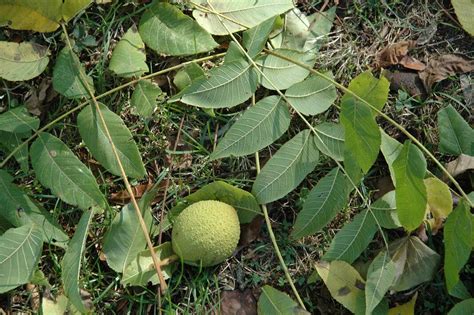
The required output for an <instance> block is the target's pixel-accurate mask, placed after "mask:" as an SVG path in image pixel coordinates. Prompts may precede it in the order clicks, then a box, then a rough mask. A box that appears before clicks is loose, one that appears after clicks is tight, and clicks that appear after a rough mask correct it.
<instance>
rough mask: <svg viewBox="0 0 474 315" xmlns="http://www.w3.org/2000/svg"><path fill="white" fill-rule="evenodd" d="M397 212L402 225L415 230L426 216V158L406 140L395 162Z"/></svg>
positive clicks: (409, 229)
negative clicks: (424, 180)
mask: <svg viewBox="0 0 474 315" xmlns="http://www.w3.org/2000/svg"><path fill="white" fill-rule="evenodd" d="M393 171H394V173H395V179H396V182H397V184H396V185H395V191H396V202H397V214H398V218H399V220H400V223H401V224H402V226H403V227H404V228H405V229H407V230H408V231H413V230H415V229H416V228H418V226H420V224H421V222H422V221H423V219H424V217H425V211H426V203H427V197H426V187H425V184H424V182H423V179H424V178H425V174H426V160H425V157H424V156H423V153H421V151H420V149H418V148H417V147H416V146H415V145H414V144H412V143H411V142H410V141H406V142H405V144H404V145H403V148H402V150H401V152H400V154H399V155H398V157H397V159H396V160H395V161H394V162H393Z"/></svg>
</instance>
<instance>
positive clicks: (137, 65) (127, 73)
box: [109, 25, 149, 78]
mask: <svg viewBox="0 0 474 315" xmlns="http://www.w3.org/2000/svg"><path fill="white" fill-rule="evenodd" d="M109 69H110V70H111V71H113V72H114V73H115V74H116V75H118V76H120V77H124V78H130V77H139V76H141V75H142V74H144V73H145V72H148V71H149V69H148V66H147V64H146V55H145V44H144V43H143V41H142V38H141V37H140V34H138V30H137V28H136V27H135V25H133V26H132V27H130V28H129V29H128V31H127V32H126V33H125V34H124V35H123V37H122V38H121V39H120V41H119V42H118V44H117V46H115V48H114V50H113V52H112V58H110V63H109Z"/></svg>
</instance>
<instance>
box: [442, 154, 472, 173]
mask: <svg viewBox="0 0 474 315" xmlns="http://www.w3.org/2000/svg"><path fill="white" fill-rule="evenodd" d="M446 169H447V170H448V172H449V174H451V175H452V176H453V177H456V176H458V175H460V174H462V173H464V172H466V171H467V170H472V169H474V157H473V156H470V155H466V154H461V155H460V156H459V157H458V158H457V159H455V160H454V161H451V162H449V163H448V164H446Z"/></svg>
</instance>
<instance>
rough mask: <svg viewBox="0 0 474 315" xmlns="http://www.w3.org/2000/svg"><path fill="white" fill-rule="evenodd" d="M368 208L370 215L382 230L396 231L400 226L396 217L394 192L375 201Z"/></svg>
mask: <svg viewBox="0 0 474 315" xmlns="http://www.w3.org/2000/svg"><path fill="white" fill-rule="evenodd" d="M370 208H371V209H372V213H373V214H374V216H375V218H376V219H377V222H378V223H379V224H380V226H382V227H383V228H386V229H396V228H399V227H401V226H402V225H401V223H400V220H398V215H397V207H396V201H395V190H392V191H389V192H388V193H386V194H385V195H383V196H382V197H380V198H379V199H377V201H375V202H374V203H373V204H372V205H371V206H370Z"/></svg>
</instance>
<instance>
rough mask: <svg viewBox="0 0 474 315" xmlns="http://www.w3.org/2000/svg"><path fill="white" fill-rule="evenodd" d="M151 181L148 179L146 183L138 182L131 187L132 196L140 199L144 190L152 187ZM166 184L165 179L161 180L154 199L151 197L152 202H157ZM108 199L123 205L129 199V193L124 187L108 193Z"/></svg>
mask: <svg viewBox="0 0 474 315" xmlns="http://www.w3.org/2000/svg"><path fill="white" fill-rule="evenodd" d="M153 185H154V184H153V183H152V182H151V181H150V182H148V183H146V184H140V185H137V186H133V187H132V191H133V196H134V197H135V199H140V198H141V197H142V196H143V194H144V193H145V192H147V191H148V190H150V189H151V188H152V187H153ZM165 186H166V181H162V182H161V183H160V184H159V188H158V193H157V194H156V197H155V199H153V201H152V204H155V203H157V202H159V201H160V200H161V198H162V196H163V194H162V193H163V191H164V189H165ZM109 200H110V201H111V202H113V203H116V204H119V205H125V204H127V203H129V202H130V201H131V198H130V194H129V193H128V191H127V190H126V189H124V190H121V191H118V192H115V193H112V194H110V198H109Z"/></svg>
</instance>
